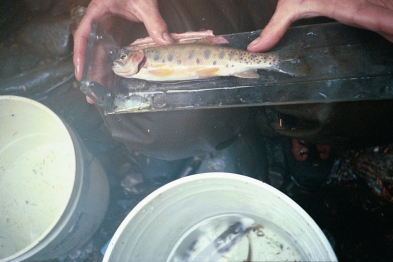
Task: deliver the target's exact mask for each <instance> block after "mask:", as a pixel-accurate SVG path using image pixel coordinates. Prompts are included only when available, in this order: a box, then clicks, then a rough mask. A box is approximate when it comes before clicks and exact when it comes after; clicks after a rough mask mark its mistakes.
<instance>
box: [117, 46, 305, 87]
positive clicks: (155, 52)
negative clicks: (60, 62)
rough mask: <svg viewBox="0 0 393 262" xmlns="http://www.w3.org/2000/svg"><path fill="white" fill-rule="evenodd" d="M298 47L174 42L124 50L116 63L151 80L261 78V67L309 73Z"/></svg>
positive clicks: (127, 73)
mask: <svg viewBox="0 0 393 262" xmlns="http://www.w3.org/2000/svg"><path fill="white" fill-rule="evenodd" d="M297 53H298V48H295V49H293V48H283V49H281V50H277V51H273V52H269V53H252V52H248V51H246V50H241V49H235V48H231V47H227V46H219V45H207V44H195V43H191V44H173V45H166V46H155V47H151V48H145V49H140V50H135V51H130V52H124V53H122V54H121V55H120V57H119V58H118V59H116V60H115V61H114V62H113V66H112V70H113V71H114V73H115V74H116V75H118V76H121V77H125V78H136V79H143V80H147V81H160V82H161V81H162V82H165V81H182V80H195V79H206V78H212V77H221V76H235V77H240V78H259V74H258V73H257V70H260V69H263V70H269V71H276V72H281V73H285V74H288V75H291V76H298V77H300V76H306V75H307V74H308V72H309V68H308V66H307V64H306V63H305V62H304V61H303V60H302V59H300V56H299V55H298V54H297Z"/></svg>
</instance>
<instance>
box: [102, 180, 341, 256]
mask: <svg viewBox="0 0 393 262" xmlns="http://www.w3.org/2000/svg"><path fill="white" fill-rule="evenodd" d="M237 222H241V225H243V229H242V230H240V229H239V228H238V229H239V230H237V229H234V228H233V227H234V225H240V224H239V223H237ZM236 223H237V224H236ZM231 226H232V227H231ZM259 231H261V232H259ZM253 232H254V233H253ZM239 234H240V235H239ZM255 235H258V236H257V237H256V236H255ZM209 241H210V242H209ZM182 246H183V247H182ZM212 246H213V247H214V248H211V247H212ZM229 246H231V248H227V247H229ZM217 247H222V249H221V250H223V254H221V255H223V256H221V257H220V254H217V250H218V248H217ZM182 248H183V251H182V250H181V249H182ZM187 248H189V249H188V250H187ZM209 248H210V249H209ZM184 250H185V251H186V252H185V251H184ZM228 250H229V251H228ZM224 251H225V252H224ZM227 251H228V252H230V253H228V252H227ZM235 252H237V254H234V253H235ZM177 253H178V254H180V256H179V255H177ZM182 254H183V255H182ZM217 255H219V256H217ZM213 258H214V259H213ZM287 259H288V261H295V260H296V261H337V258H336V256H335V253H334V252H333V250H332V248H331V246H330V244H329V242H328V241H327V239H326V237H325V235H324V234H323V232H322V231H321V229H320V228H319V227H318V226H317V224H316V223H315V222H314V221H313V220H312V218H311V217H310V216H309V215H308V214H307V213H306V212H305V211H304V210H303V209H302V208H301V207H299V206H298V205H297V204H296V203H295V202H294V201H292V200H291V199H290V198H289V197H287V196H286V195H284V194H283V193H281V192H280V191H278V190H277V189H275V188H273V187H271V186H269V185H267V184H264V183H262V182H261V181H259V180H255V179H252V178H249V177H245V176H241V175H235V174H228V173H206V174H198V175H193V176H189V177H185V178H181V179H178V180H176V181H173V182H171V183H169V184H167V185H165V186H163V187H161V188H159V189H157V190H156V191H154V192H153V193H151V194H150V195H149V196H147V197H146V198H145V199H144V200H142V201H141V202H140V203H139V204H138V205H137V206H136V207H135V208H134V209H133V210H132V211H131V212H130V214H129V215H128V216H127V217H126V219H125V220H124V221H123V222H122V224H121V225H120V227H119V228H118V229H117V231H116V233H115V235H114V236H113V238H112V240H111V242H110V243H109V246H108V249H107V251H106V253H105V256H104V261H105V262H109V261H168V262H169V261H233V260H235V261H266V260H268V261H287Z"/></svg>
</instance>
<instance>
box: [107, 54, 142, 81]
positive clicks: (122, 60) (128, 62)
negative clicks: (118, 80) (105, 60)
mask: <svg viewBox="0 0 393 262" xmlns="http://www.w3.org/2000/svg"><path fill="white" fill-rule="evenodd" d="M145 62H146V57H145V53H144V52H143V50H137V51H133V52H129V53H122V54H121V55H120V57H119V58H118V59H116V60H115V61H114V62H113V66H112V70H113V72H115V74H117V75H119V76H122V77H132V76H133V75H135V74H137V73H138V72H139V70H140V69H141V68H142V67H143V66H144V64H145Z"/></svg>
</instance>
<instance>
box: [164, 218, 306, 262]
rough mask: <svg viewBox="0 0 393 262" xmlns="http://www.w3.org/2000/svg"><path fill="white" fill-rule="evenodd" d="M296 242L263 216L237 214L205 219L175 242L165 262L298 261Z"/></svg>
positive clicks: (301, 257)
mask: <svg viewBox="0 0 393 262" xmlns="http://www.w3.org/2000/svg"><path fill="white" fill-rule="evenodd" d="M299 260H304V257H303V256H302V254H301V252H300V251H299V249H298V248H297V247H296V245H295V241H294V240H293V239H290V237H289V235H288V234H287V233H285V232H283V231H282V230H281V229H280V228H279V227H278V226H277V225H275V224H273V223H271V222H269V221H266V220H264V219H261V218H258V217H253V218H251V216H243V215H236V214H227V215H220V216H216V217H212V218H209V219H206V220H204V221H202V222H200V223H198V224H197V225H195V226H194V227H192V228H191V229H190V230H188V231H187V232H186V233H185V234H184V235H183V236H182V237H181V238H180V239H179V241H178V242H177V243H176V244H175V246H174V248H173V250H172V252H171V254H170V255H169V257H168V259H167V261H168V262H180V261H299Z"/></svg>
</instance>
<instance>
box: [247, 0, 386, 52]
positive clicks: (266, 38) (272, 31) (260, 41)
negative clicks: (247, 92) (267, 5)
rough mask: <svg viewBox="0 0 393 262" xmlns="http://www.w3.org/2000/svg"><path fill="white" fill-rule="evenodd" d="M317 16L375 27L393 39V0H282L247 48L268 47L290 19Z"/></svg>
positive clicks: (360, 25) (255, 49)
mask: <svg viewBox="0 0 393 262" xmlns="http://www.w3.org/2000/svg"><path fill="white" fill-rule="evenodd" d="M317 16H326V17H329V18H333V19H335V20H337V21H339V22H341V23H343V24H346V25H350V26H354V27H359V28H364V29H368V30H371V31H375V32H377V33H379V34H380V35H382V36H383V37H385V38H386V39H387V40H389V41H391V42H393V0H330V1H324V0H279V1H278V3H277V8H276V11H275V13H274V15H273V17H272V18H271V20H270V22H269V24H268V25H267V26H266V27H265V28H264V29H263V30H262V32H261V34H260V36H259V37H258V38H257V39H255V40H254V41H253V42H251V43H250V44H249V46H248V48H247V49H248V51H251V52H261V51H266V50H268V49H270V48H272V47H273V46H274V45H275V44H277V43H278V41H279V40H280V39H281V38H282V36H283V35H284V34H285V32H286V30H287V29H288V27H289V26H290V25H291V23H293V22H294V21H296V20H299V19H302V18H312V17H317Z"/></svg>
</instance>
